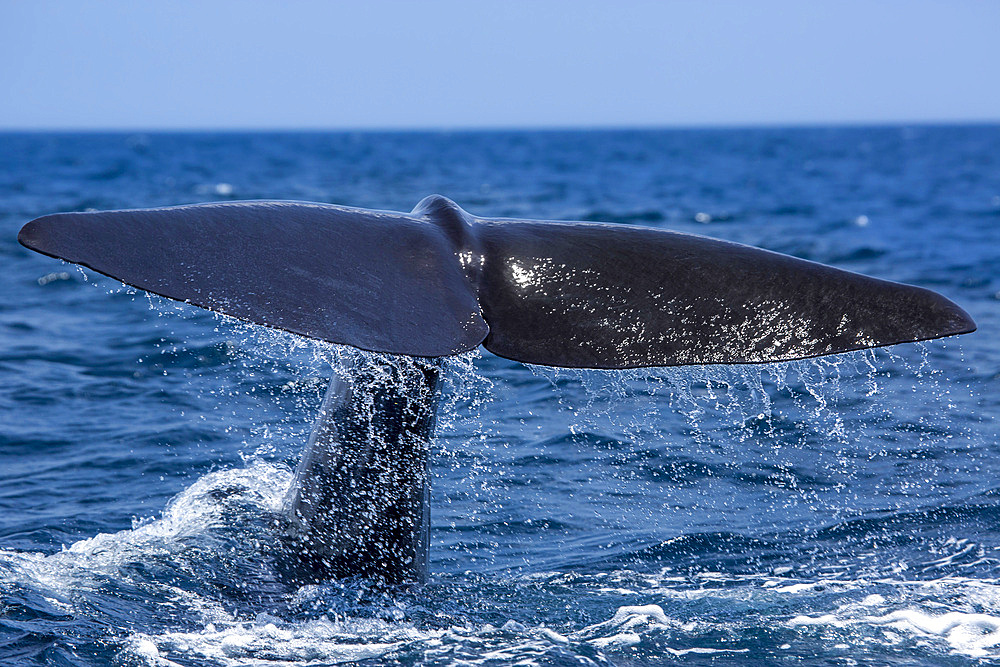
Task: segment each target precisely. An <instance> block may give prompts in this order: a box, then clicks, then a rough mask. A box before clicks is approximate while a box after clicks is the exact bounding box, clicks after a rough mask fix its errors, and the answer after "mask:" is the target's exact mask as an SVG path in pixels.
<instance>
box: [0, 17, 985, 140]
mask: <svg viewBox="0 0 1000 667" xmlns="http://www.w3.org/2000/svg"><path fill="white" fill-rule="evenodd" d="M998 35H1000V2H992V1H989V0H948V1H944V0H941V1H939V2H929V1H926V0H909V1H902V0H885V1H874V0H866V1H857V0H844V1H841V2H802V1H801V0H760V1H755V2H749V1H746V0H704V1H699V2H694V1H693V0H692V1H678V2H654V1H648V2H644V1H638V0H636V1H620V2H595V1H591V0H572V1H566V0H533V1H525V0H510V1H506V2H496V1H486V0H483V1H474V0H462V1H454V0H446V1H444V0H443V1H437V0H428V1H425V2H412V1H392V0H366V1H365V2H350V3H349V2H332V1H322V0H296V1H293V2H280V1H278V0H266V1H265V0H200V1H190V0H171V1H170V2H152V1H143V2H137V1H135V0H105V1H103V2H72V1H68V0H30V1H29V0H0V59H2V60H0V62H2V63H3V64H2V65H0V91H2V93H0V128H7V129H45V128H67V129H78V128H79V129H83V128H87V129H115V128H120V129H158V128H163V129H179V128H205V129H215V128H219V129H242V128H291V129H295V128H330V129H338V128H469V127H579V126H650V125H652V126H661V125H662V126H699V125H755V124H768V125H782V124H800V123H805V124H826V123H834V124H837V123H883V122H896V121H903V122H952V121H958V122H962V121H1000V74H998V66H1000V37H998Z"/></svg>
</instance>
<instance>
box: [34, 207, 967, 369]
mask: <svg viewBox="0 0 1000 667" xmlns="http://www.w3.org/2000/svg"><path fill="white" fill-rule="evenodd" d="M18 240H19V241H20V242H21V243H22V244H23V245H24V246H26V247H28V248H30V249H32V250H36V251H38V252H41V253H43V254H46V255H51V256H53V257H57V258H60V259H64V260H67V261H70V262H75V263H78V264H82V265H84V266H86V267H89V268H91V269H94V270H95V271H98V272H100V273H103V274H105V275H108V276H111V277H113V278H117V279H118V280H120V281H122V282H124V283H127V284H129V285H132V286H135V287H138V288H141V289H143V290H146V291H149V292H153V293H156V294H159V295H162V296H165V297H169V298H172V299H177V300H180V301H185V302H188V303H192V304H195V305H198V306H201V307H204V308H208V309H210V310H214V311H218V312H221V313H224V314H227V315H230V316H233V317H236V318H239V319H242V320H246V321H249V322H254V323H257V324H262V325H265V326H269V327H274V328H278V329H284V330H287V331H290V332H293V333H296V334H300V335H303V336H308V337H312V338H317V339H321V340H326V341H330V342H333V343H341V344H347V345H352V346H354V347H358V348H361V349H363V350H369V351H377V352H385V353H391V354H400V355H409V356H417V357H439V356H446V355H452V354H457V353H460V352H463V351H467V350H470V349H473V348H475V347H476V346H478V345H480V344H482V345H483V346H484V347H486V349H488V350H490V351H491V352H493V353H495V354H497V355H499V356H502V357H507V358H510V359H514V360H517V361H522V362H526V363H533V364H543V365H550V366H571V367H583V368H635V367H642V366H676V365H684V364H743V363H762V362H773V361H786V360H792V359H801V358H807V357H814V356H820V355H825V354H834V353H838V352H846V351H850V350H857V349H863V348H869V347H877V346H884V345H892V344H895V343H902V342H911V341H918V340H927V339H931V338H939V337H942V336H950V335H955V334H962V333H968V332H971V331H974V330H975V323H974V322H973V321H972V318H970V317H969V315H968V314H967V313H966V312H965V311H963V310H962V309H961V308H960V307H958V306H957V305H955V304H954V303H952V302H951V301H949V300H948V299H946V298H944V297H942V296H940V295H939V294H936V293H934V292H931V291H929V290H925V289H922V288H919V287H913V286H909V285H903V284H899V283H893V282H889V281H885V280H879V279H876V278H870V277H867V276H862V275H860V274H856V273H852V272H849V271H843V270H840V269H835V268H832V267H829V266H825V265H822V264H817V263H814V262H809V261H806V260H801V259H797V258H793V257H789V256H787V255H782V254H778V253H774V252H769V251H766V250H762V249H759V248H753V247H749V246H744V245H740V244H736V243H730V242H726V241H719V240H715V239H710V238H707V237H702V236H695V235H690V234H682V233H677V232H670V231H664V230H659V229H652V228H647V227H633V226H627V225H613V224H602V223H582V222H581V223H568V222H540V221H531V220H508V219H487V218H479V217H476V216H473V215H470V214H468V213H466V212H465V211H463V210H462V209H461V208H459V207H458V206H457V205H456V204H455V203H453V202H451V201H450V200H448V199H446V198H444V197H440V196H436V195H435V196H430V197H427V198H425V199H424V200H423V201H422V202H420V203H419V204H418V205H417V207H416V208H415V209H414V210H413V211H412V212H410V213H396V212H388V211H372V210H367V209H359V208H349V207H344V206H334V205H329V204H311V203H303V202H267V201H260V202H224V203H212V204H196V205H190V206H177V207H169V208H156V209H140V210H125V211H96V212H84V213H62V214H54V215H48V216H44V217H41V218H38V219H36V220H33V221H31V222H29V223H28V224H27V225H25V226H24V227H23V228H22V229H21V232H20V234H19V235H18Z"/></svg>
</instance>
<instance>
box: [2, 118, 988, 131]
mask: <svg viewBox="0 0 1000 667" xmlns="http://www.w3.org/2000/svg"><path fill="white" fill-rule="evenodd" d="M984 125H987V126H988V125H1000V118H992V119H985V118H984V119H919V120H917V119H912V120H853V121H852V120H843V121H793V122H759V123H758V122H748V123H702V124H693V123H692V124H688V123H676V124H667V123H664V124H652V123H650V124H643V123H637V124H634V125H629V124H588V125H555V124H553V125H545V124H539V125H455V126H448V125H415V126H375V125H372V126H349V125H347V126H319V125H303V126H282V125H273V126H264V125H262V126H254V125H247V126H245V127H244V126H237V127H212V126H197V125H191V126H177V127H172V126H159V127H157V126H140V125H136V126H110V125H109V126H69V125H67V126H39V127H17V126H13V127H3V126H0V133H3V134H31V133H37V134H50V133H51V134H58V133H63V134H70V133H72V134H101V133H107V134H125V133H149V134H170V133H179V134H180V133H191V134H196V133H220V134H221V133H233V134H236V133H243V132H246V133H295V132H300V133H304V134H305V133H371V134H390V133H400V134H403V133H414V134H419V133H434V134H448V133H456V134H457V133H465V132H468V133H475V132H483V133H488V132H613V131H622V132H627V131H697V130H758V129H759V130H782V129H788V130H794V129H851V128H858V129H861V128H886V127H964V126H984Z"/></svg>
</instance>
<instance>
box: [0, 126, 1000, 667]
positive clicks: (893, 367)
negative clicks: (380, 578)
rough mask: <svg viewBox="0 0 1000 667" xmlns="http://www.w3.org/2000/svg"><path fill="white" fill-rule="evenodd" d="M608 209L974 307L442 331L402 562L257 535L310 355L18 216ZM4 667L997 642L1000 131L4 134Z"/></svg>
mask: <svg viewBox="0 0 1000 667" xmlns="http://www.w3.org/2000/svg"><path fill="white" fill-rule="evenodd" d="M435 192H436V193H441V194H444V195H446V196H449V197H451V198H452V199H454V200H455V201H457V202H458V203H459V204H460V205H462V206H463V207H464V208H466V209H467V210H469V211H470V212H471V213H474V214H478V215H484V216H508V217H523V218H534V219H553V220H602V221H608V222H619V223H629V224H636V225H648V226H652V227H658V228H664V229H674V230H679V231H684V232H693V233H700V234H706V235H709V236H714V237H718V238H723V239H729V240H733V241H738V242H741V243H748V244H751V245H756V246H760V247H764V248H768V249H771V250H775V251H778V252H783V253H788V254H792V255H796V256H798V257H803V258H806V259H810V260H815V261H818V262H824V263H828V264H832V265H835V266H838V267H841V268H845V269H849V270H853V271H859V272H862V273H867V274H870V275H873V276H878V277H881V278H887V279H891V280H898V281H902V282H907V283H912V284H915V285H921V286H924V287H928V288H930V289H933V290H936V291H939V292H941V293H942V294H944V295H945V296H947V297H949V298H951V299H952V300H954V301H956V302H957V303H959V304H960V305H962V306H963V307H964V308H965V309H966V310H967V311H968V312H969V313H970V314H971V315H972V316H973V317H974V318H975V319H976V321H977V323H978V325H979V331H978V332H977V333H974V334H971V335H968V336H963V337H960V338H954V339H947V340H943V341H933V342H929V343H925V344H907V345H898V346H894V347H892V348H888V349H880V350H874V351H867V352H857V353H851V354H847V355H841V356H837V357H831V358H823V359H814V360H808V361H801V362H794V363H787V364H778V365H765V366H741V367H724V366H723V367H685V368H674V369H659V370H650V371H628V372H624V371H623V372H607V371H573V370H555V369H547V368H541V367H528V366H524V365H522V364H519V363H516V362H512V361H508V360H505V359H502V358H499V357H496V356H493V355H491V354H489V353H487V352H485V351H479V352H475V353H469V354H466V355H463V356H461V357H458V358H456V359H453V360H451V361H450V362H449V364H448V368H447V373H446V375H447V389H446V400H445V407H444V409H443V411H442V413H441V415H440V420H439V436H438V439H437V441H436V443H435V447H434V451H433V457H432V461H431V466H432V475H433V492H432V503H433V506H432V521H433V530H432V535H431V548H432V552H431V563H430V568H431V573H432V574H431V579H430V581H429V583H428V584H427V585H425V586H420V587H412V588H390V589H386V588H384V587H380V586H378V585H376V584H373V583H371V582H365V581H358V580H349V581H339V582H338V581H334V582H330V583H327V584H323V585H310V586H297V585H292V584H289V583H286V582H284V581H283V580H281V579H280V578H279V577H278V576H277V574H276V573H275V569H274V566H273V562H272V561H271V560H270V558H271V556H269V554H270V553H272V552H271V551H269V549H268V546H269V545H271V544H273V542H274V541H275V540H276V536H275V533H274V528H273V518H274V516H275V514H276V513H277V512H279V511H280V508H281V504H282V498H283V496H284V493H285V490H286V488H287V486H288V484H289V481H290V477H291V470H292V469H293V468H294V466H295V464H296V461H297V457H298V456H299V454H300V452H301V450H302V448H303V445H304V443H305V439H306V437H307V436H308V432H309V429H310V425H311V422H312V420H313V419H314V417H315V414H316V410H317V407H318V404H319V401H320V399H321V396H322V393H323V391H324V388H325V383H326V382H327V380H328V378H329V376H330V372H331V371H330V367H331V363H332V361H335V360H336V358H337V356H338V354H339V352H340V351H339V350H337V349H336V348H334V347H332V346H329V345H321V344H318V343H313V342H310V341H305V340H301V339H298V338H296V337H294V336H292V335H290V334H284V333H280V332H276V331H273V330H266V329H263V328H260V327H254V326H250V325H246V324H241V323H238V322H234V321H232V320H230V319H226V318H222V317H219V316H216V315H213V314H212V313H209V312H207V311H203V310H200V309H198V308H195V307H191V306H186V305H183V304H180V303H176V302H172V301H168V300H166V299H162V298H158V297H149V296H147V295H145V294H144V293H142V292H136V291H135V290H131V289H128V288H125V287H123V286H121V285H120V284H118V283H117V282H115V281H113V280H111V279H109V278H105V277H103V276H100V275H98V274H95V273H93V272H86V271H83V270H82V269H79V268H77V267H75V266H72V265H68V264H61V263H60V262H58V261H56V260H53V259H50V258H47V257H43V256H41V255H37V254H34V253H31V252H29V251H27V250H25V249H24V248H22V247H20V246H19V245H18V244H17V242H16V234H17V230H18V229H19V228H20V226H21V225H22V224H24V223H25V222H27V221H28V220H30V219H32V218H34V217H36V216H39V215H42V214H45V213H50V212H55V211H83V210H90V209H114V208H129V207H150V206H162V205H172V204H182V203H190V202H196V201H208V200H228V199H259V198H270V199H299V200H311V201H322V202H335V203H340V204H347V205H351V206H361V207H368V208H380V209H392V210H404V211H405V210H410V209H411V208H412V207H413V206H414V204H416V203H417V202H418V201H419V200H420V199H421V198H423V197H424V196H425V195H428V194H430V193H435ZM0 258H2V260H3V263H4V271H3V272H2V274H0V664H3V665H110V664H116V665H164V666H174V665H185V666H188V665H199V666H201V665H206V666H207V665H257V666H263V665H282V666H287V665H330V664H339V663H345V662H360V663H362V664H368V665H380V664H402V665H452V664H457V665H515V664H516V665H575V664H582V665H595V664H596V665H600V664H610V665H659V664H665V663H679V664H719V665H782V664H796V665H900V664H906V665H942V664H950V665H968V664H1000V441H998V437H997V436H998V432H1000V429H998V424H997V415H998V406H1000V337H998V335H997V331H998V326H1000V126H994V125H981V126H962V127H945V126H940V127H937V126H935V127H928V126H912V127H910V126H908V127H872V128H863V127H858V128H811V129H804V128H802V129H733V130H663V131H652V130H641V131H640V130H635V131H625V130H622V131H586V132H583V131H581V132H554V131H550V132H457V133H447V132H440V133H431V132H429V133H416V132H414V133H374V132H373V133H214V134H207V133H206V134H198V133H176V134H166V133H162V134H161V133H152V134H126V133H121V134H92V133H87V134H59V133H44V134H0Z"/></svg>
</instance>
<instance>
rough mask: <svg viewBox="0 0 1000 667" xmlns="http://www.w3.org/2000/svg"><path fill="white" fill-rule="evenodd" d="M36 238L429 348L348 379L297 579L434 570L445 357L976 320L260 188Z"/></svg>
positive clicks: (322, 444)
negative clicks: (432, 475)
mask: <svg viewBox="0 0 1000 667" xmlns="http://www.w3.org/2000/svg"><path fill="white" fill-rule="evenodd" d="M18 240H19V241H20V242H21V244H22V245H24V246H25V247H27V248H30V249H31V250H35V251H37V252H40V253H43V254H45V255H49V256H52V257H56V258H59V259H63V260H66V261H69V262H74V263H77V264H81V265H83V266H85V267H88V268H90V269H93V270H95V271H97V272H99V273H102V274H105V275H108V276H111V277H113V278H116V279H118V280H120V281H122V282H124V283H126V284H128V285H132V286H135V287H138V288H140V289H143V290H146V291H149V292H152V293H155V294H159V295H162V296H165V297H168V298H172V299H177V300H180V301H185V302H187V303H191V304H194V305H197V306H200V307H203V308H207V309H209V310H213V311H217V312H220V313H224V314H226V315H229V316H232V317H235V318H238V319H241V320H244V321H247V322H252V323H255V324H260V325H264V326H268V327H273V328H277V329H282V330H285V331H289V332H292V333H294V334H298V335H301V336H306V337H310V338H314V339H319V340H324V341H329V342H332V343H338V344H343V345H350V346H353V347H356V348H359V349H361V350H367V351H373V352H380V353H385V354H392V355H403V356H405V357H408V358H411V362H410V363H409V364H407V365H405V372H404V370H401V368H402V367H401V368H397V367H395V366H389V365H387V366H385V367H383V368H372V367H368V366H366V367H363V368H358V369H356V371H355V372H354V373H348V374H345V375H343V376H339V375H338V376H336V377H334V378H333V379H332V380H331V384H330V387H329V389H328V391H327V394H326V398H325V399H324V402H323V405H322V408H321V410H320V416H319V418H318V420H317V422H316V425H315V427H314V429H313V432H312V434H311V436H310V439H309V443H308V445H307V447H306V449H305V451H304V453H303V456H302V459H301V462H300V464H299V466H298V468H297V470H296V473H295V481H294V483H293V485H292V487H291V488H290V490H289V493H288V498H287V501H286V505H287V521H286V524H285V527H284V532H285V537H286V543H287V544H288V545H289V548H288V549H287V553H288V556H287V559H286V562H284V563H283V566H284V567H285V569H286V570H287V571H288V572H290V573H291V574H292V576H294V577H296V578H297V579H300V580H311V581H316V580H324V579H328V578H331V577H345V576H354V575H360V576H366V577H373V578H379V579H383V580H385V581H388V582H391V583H403V582H412V581H417V582H419V581H422V580H424V578H425V577H426V574H427V558H428V556H427V554H428V536H429V526H430V518H429V502H428V489H429V482H428V470H427V467H428V452H429V450H430V444H431V439H432V437H433V432H434V422H435V414H436V407H437V403H438V400H439V395H440V365H439V363H438V361H437V360H439V359H440V358H442V357H447V356H449V355H455V354H459V353H462V352H465V351H468V350H471V349H474V348H476V347H477V346H479V345H482V346H483V347H485V348H486V349H487V350H489V351H491V352H493V353H494V354H497V355H499V356H502V357H506V358H509V359H513V360H516V361H521V362H525V363H530V364H541V365H548V366H562V367H579V368H600V369H620V368H637V367H648V366H676V365H686V364H747V363H766V362H776V361H786V360H793V359H803V358H808V357H815V356H821V355H827V354H835V353H839V352H846V351H851V350H859V349H864V348H870V347H878V346H885V345H893V344H896V343H903V342H912V341H920V340H928V339H932V338H940V337H943V336H952V335H957V334H963V333H969V332H971V331H974V330H975V328H976V325H975V323H974V322H973V320H972V318H971V317H970V316H969V315H968V314H967V313H966V312H965V311H964V310H962V309H961V308H960V307H959V306H957V305H956V304H955V303H953V302H951V301H950V300H948V299H947V298H945V297H943V296H941V295H940V294H937V293H935V292H932V291H930V290H926V289H923V288H920V287H915V286H911V285H904V284H900V283H895V282H890V281H886V280H880V279H877V278H872V277H868V276H863V275H860V274H857V273H852V272H849V271H844V270H841V269H836V268H833V267H830V266H826V265H823V264H818V263H815V262H810V261H806V260H802V259H798V258H794V257H790V256H788V255H783V254H779V253H775V252H770V251H767V250H763V249H760V248H754V247H750V246H745V245H740V244H736V243H731V242H727V241H720V240H716V239H711V238H707V237H703V236H697V235H692V234H683V233H678V232H672V231H667V230H662V229H654V228H649V227H634V226H629V225H619V224H606V223H593V222H562V221H558V222H557V221H537V220H515V219H504V218H483V217H477V216H474V215H471V214H469V213H468V212H466V211H464V210H463V209H461V208H460V207H459V206H458V205H457V204H455V203H454V202H452V201H451V200H449V199H447V198H445V197H441V196H438V195H432V196H430V197H427V198H425V199H424V200H422V201H421V202H420V203H419V204H417V206H416V207H415V208H414V209H413V210H412V211H411V212H410V213H399V212H393V211H373V210H368V209H360V208H352V207H346V206H336V205H331V204H319V203H308V202H287V201H248V202H222V203H207V204H194V205H187V206H177V207H166V208H153V209H136V210H122V211H93V212H82V213H57V214H53V215H47V216H43V217H41V218H37V219H35V220H33V221H31V222H29V223H27V224H26V225H25V226H24V227H23V228H22V229H21V231H20V233H19V235H18Z"/></svg>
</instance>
